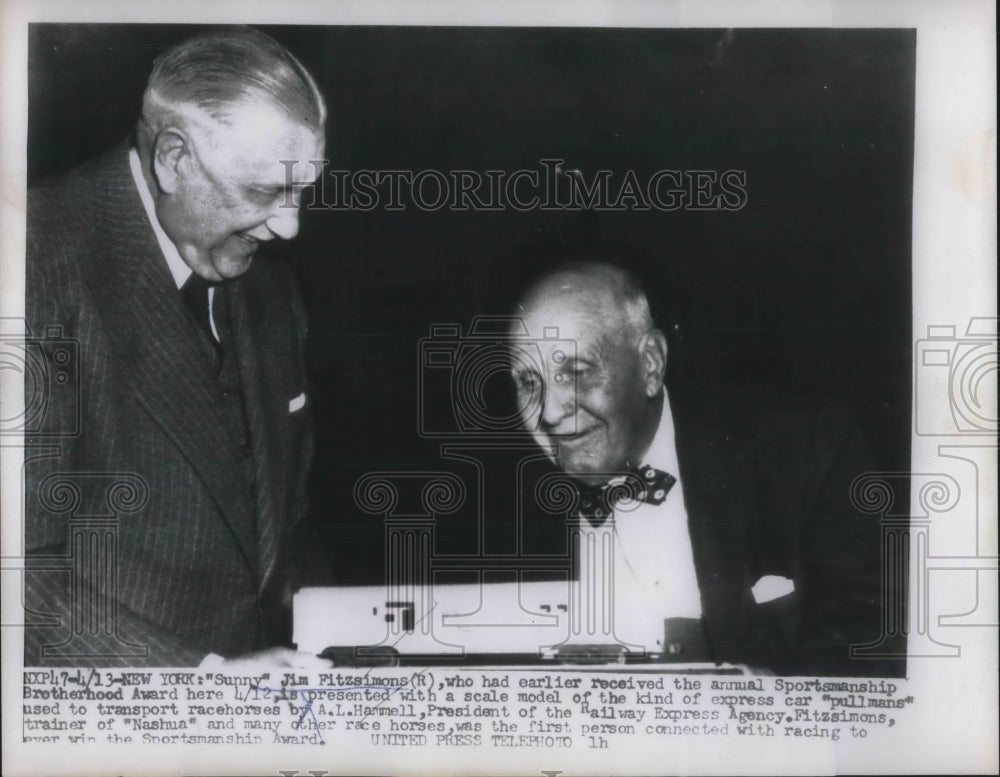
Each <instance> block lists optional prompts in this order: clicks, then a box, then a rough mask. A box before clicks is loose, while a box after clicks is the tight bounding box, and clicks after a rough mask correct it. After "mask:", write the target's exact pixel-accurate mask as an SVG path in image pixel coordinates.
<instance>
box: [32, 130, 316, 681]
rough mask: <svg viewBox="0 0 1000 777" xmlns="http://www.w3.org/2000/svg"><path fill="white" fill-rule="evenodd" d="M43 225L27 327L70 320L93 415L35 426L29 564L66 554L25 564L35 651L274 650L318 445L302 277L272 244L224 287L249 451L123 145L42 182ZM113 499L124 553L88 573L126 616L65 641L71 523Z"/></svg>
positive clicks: (74, 604)
mask: <svg viewBox="0 0 1000 777" xmlns="http://www.w3.org/2000/svg"><path fill="white" fill-rule="evenodd" d="M27 229H28V231H27V236H28V249H27V309H28V325H29V327H30V330H31V333H32V334H34V335H36V336H37V335H40V334H41V333H42V332H43V331H44V330H45V327H48V326H52V325H59V326H61V327H62V335H63V336H64V337H68V338H73V339H75V340H77V341H78V343H79V345H78V348H79V354H80V357H79V387H80V421H79V434H78V435H76V436H72V437H66V438H61V439H60V438H43V437H36V438H29V439H27V440H26V444H28V445H29V446H31V445H37V446H38V447H37V448H34V451H35V452H34V453H33V452H31V451H29V453H27V454H26V464H25V486H26V491H25V494H26V496H25V538H26V548H27V553H28V557H29V565H31V564H33V563H34V564H38V565H40V566H43V567H44V566H49V567H59V566H60V564H59V562H58V559H60V558H62V559H64V562H63V563H62V569H49V570H48V571H31V570H30V569H29V572H28V573H27V575H26V585H25V592H26V601H25V604H26V613H27V615H26V621H27V622H28V623H39V624H48V625H39V626H35V627H29V628H27V629H26V637H25V650H26V652H25V663H26V664H28V665H47V664H53V663H58V664H76V665H90V664H96V665H124V664H144V665H153V666H156V665H159V666H182V665H191V664H196V663H198V662H199V661H200V660H201V659H202V658H203V657H204V656H205V655H206V654H207V653H209V652H215V653H220V654H222V655H226V656H229V655H234V654H239V653H243V652H246V651H249V650H252V649H255V648H259V647H262V646H265V644H266V643H267V642H268V641H269V640H271V639H273V635H272V634H269V633H268V632H269V631H270V630H271V628H272V626H273V625H274V623H275V622H276V616H275V613H276V612H277V603H278V602H280V600H281V598H282V586H283V583H284V582H285V579H286V578H285V574H284V572H285V569H284V567H285V565H284V564H283V563H282V559H280V557H279V555H280V554H279V553H278V550H279V548H280V547H281V546H282V544H283V543H284V541H285V540H286V538H287V537H288V536H289V533H290V532H292V530H293V529H294V528H295V526H296V524H297V523H298V522H299V521H300V519H301V518H302V517H303V513H304V511H305V475H306V471H307V468H308V464H309V458H310V454H311V437H310V431H309V423H308V421H309V419H308V417H307V414H308V412H309V409H308V406H306V407H302V408H300V409H294V408H295V405H293V406H292V408H290V404H289V403H290V401H291V400H293V399H294V398H296V397H300V395H302V394H303V392H305V390H306V379H305V369H304V362H303V350H304V345H305V342H304V341H305V318H304V311H303V308H302V305H301V301H300V298H299V295H298V292H297V289H296V287H295V282H294V280H293V277H292V275H291V273H290V271H289V270H288V269H287V268H285V267H283V266H281V265H278V264H276V263H273V262H268V261H267V260H266V259H260V258H258V259H257V260H256V261H255V262H254V263H253V265H252V266H251V268H250V270H249V271H248V272H247V273H246V274H245V275H244V276H242V277H241V278H239V279H238V280H236V281H234V282H230V283H227V284H225V285H224V286H222V287H220V289H219V290H218V291H217V300H218V301H221V302H222V304H224V305H225V306H226V307H228V309H229V310H230V311H231V322H232V330H233V336H234V340H235V345H236V349H235V350H236V359H237V361H238V365H239V375H240V384H241V388H242V392H243V397H244V407H245V413H246V421H247V442H248V444H246V445H244V444H242V443H243V441H242V440H239V439H237V437H236V436H235V435H234V434H233V431H232V425H231V424H227V419H226V417H225V415H224V413H225V408H224V401H225V400H224V399H223V398H222V397H221V396H220V390H219V385H218V383H217V380H216V373H215V369H214V367H213V365H212V364H211V361H210V360H209V359H208V358H206V348H207V347H208V346H207V343H206V341H205V340H204V338H203V336H202V335H201V333H200V332H199V331H198V329H197V324H196V323H195V321H194V318H193V316H192V315H191V314H190V312H189V311H188V310H187V309H186V308H185V307H184V304H183V301H182V299H181V295H180V294H179V292H178V291H177V289H176V286H175V285H174V282H173V279H172V277H171V275H170V272H169V270H168V268H167V266H166V263H165V261H164V259H163V256H162V253H161V252H160V249H159V247H158V245H157V243H156V239H155V236H154V234H153V231H152V229H151V226H150V224H149V222H148V220H147V217H146V214H145V212H144V210H143V207H142V203H141V201H140V199H139V196H138V192H137V191H136V188H135V183H134V181H133V179H132V175H131V172H130V169H129V163H128V152H127V147H126V146H125V145H122V146H120V147H118V148H116V149H114V150H113V151H112V152H110V153H109V154H107V155H106V156H104V157H102V158H100V159H98V160H94V161H92V162H89V163H87V164H85V165H84V166H82V167H80V168H78V169H77V170H75V171H73V172H71V173H69V174H67V175H66V176H64V177H62V178H61V179H59V180H56V181H54V182H52V183H49V184H43V185H42V186H40V187H38V188H36V189H34V190H32V191H31V192H30V193H29V197H28V228H27ZM219 295H221V298H220V296H219ZM42 350H43V352H44V353H46V355H47V357H49V358H52V357H53V354H52V353H50V352H49V349H48V348H47V347H46V346H43V348H42ZM52 396H53V397H55V396H56V394H55V393H53V394H52ZM297 404H298V403H296V405H297ZM74 412H75V410H74V409H73V408H71V407H68V406H53V407H49V408H48V410H47V414H46V424H47V426H46V429H45V431H46V432H48V433H50V434H52V433H55V434H58V433H59V432H60V431H62V430H72V429H73V426H74V420H73V418H72V416H73V413H74ZM52 439H59V441H60V447H59V448H58V449H57V450H56V451H53V449H52V448H51V447H49V448H46V444H50V443H51V442H52ZM53 452H55V455H46V454H51V453H53ZM36 454H37V455H36ZM115 473H119V475H120V477H119V479H121V478H125V479H128V478H130V477H131V476H137V478H138V479H139V480H138V482H139V483H140V490H144V492H145V493H143V494H139V495H138V496H137V497H136V500H137V501H135V504H132V505H129V506H128V509H126V510H123V511H113V510H111V509H110V508H109V507H108V490H107V489H108V484H109V483H112V482H114V480H115ZM66 481H68V482H70V483H71V484H74V486H75V489H76V492H77V495H76V496H75V497H74V499H75V500H76V501H75V502H74V504H73V505H72V507H71V509H67V508H66V505H65V501H60V500H59V498H58V496H56V498H53V493H52V489H53V488H54V487H57V486H58V483H60V482H66ZM133 482H134V481H133ZM143 484H144V486H145V488H144V489H142V485H143ZM113 512H115V513H117V516H118V519H117V527H116V537H117V545H116V554H115V555H116V558H117V567H116V568H114V569H110V571H109V569H107V568H102V569H98V570H96V571H95V569H94V568H93V564H91V565H90V566H88V565H87V564H82V566H81V564H80V563H79V561H78V562H77V565H76V567H75V568H74V569H75V571H74V574H75V575H77V576H78V578H77V579H78V581H82V585H83V590H97V591H98V592H99V595H98V599H99V600H100V601H101V602H104V603H106V604H108V605H109V606H113V607H114V608H116V609H117V618H116V619H115V623H116V624H117V625H116V626H113V625H112V626H109V625H107V624H108V621H107V620H103V621H101V624H104V625H103V626H101V625H100V624H98V626H97V627H94V623H93V622H90V623H84V624H83V626H84V628H82V629H81V633H78V634H77V635H76V636H75V638H74V639H73V640H72V641H71V643H69V647H68V648H67V647H66V646H63V647H57V648H55V649H53V648H52V647H51V646H52V645H56V644H58V643H62V642H64V641H65V640H66V639H67V638H68V636H69V624H70V623H71V622H72V615H73V614H74V612H76V614H77V616H78V618H79V617H80V610H79V608H80V607H83V606H88V605H86V603H81V597H80V596H70V595H69V591H70V579H71V578H70V575H69V573H68V571H66V563H65V559H66V558H68V557H70V556H71V554H72V548H71V547H70V544H69V537H70V536H71V523H72V521H73V520H78V518H79V516H87V515H105V516H107V515H109V514H111V513H113ZM78 555H79V554H78ZM54 560H55V561H54ZM102 596H107V597H108V598H107V600H106V601H105V600H104V599H102V598H101V597H102ZM74 608H77V609H76V610H74ZM88 612H89V611H88ZM101 613H102V617H103V615H104V611H101ZM56 615H58V616H59V618H58V619H56V620H54V619H53V617H52V616H56ZM54 623H58V625H52V624H54ZM116 630H117V633H116ZM45 645H48V646H50V647H49V648H48V649H47V653H48V654H49V655H43V653H41V652H40V650H41V649H42V648H43V646H45ZM136 646H137V647H136ZM67 652H68V653H71V654H72V655H59V654H66V653H67ZM53 653H54V654H55V655H52V654H53ZM109 654H111V655H110V656H109Z"/></svg>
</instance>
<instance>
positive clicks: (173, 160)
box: [153, 127, 191, 194]
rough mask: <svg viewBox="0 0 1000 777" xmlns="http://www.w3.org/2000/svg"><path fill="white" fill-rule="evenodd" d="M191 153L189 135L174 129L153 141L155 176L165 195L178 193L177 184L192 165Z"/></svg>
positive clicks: (161, 134) (159, 135)
mask: <svg viewBox="0 0 1000 777" xmlns="http://www.w3.org/2000/svg"><path fill="white" fill-rule="evenodd" d="M190 157H191V151H190V148H189V147H188V139H187V135H185V134H184V132H182V131H181V130H179V129H176V128H174V127H167V128H166V129H163V130H160V132H158V133H157V135H156V138H155V139H154V140H153V175H154V176H155V177H156V185H157V186H158V187H159V188H160V191H162V192H163V193H164V194H173V193H174V192H175V191H177V184H178V181H179V180H180V178H181V177H182V176H183V175H184V170H185V166H186V165H187V164H189V163H190Z"/></svg>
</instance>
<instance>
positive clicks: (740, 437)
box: [670, 388, 902, 676]
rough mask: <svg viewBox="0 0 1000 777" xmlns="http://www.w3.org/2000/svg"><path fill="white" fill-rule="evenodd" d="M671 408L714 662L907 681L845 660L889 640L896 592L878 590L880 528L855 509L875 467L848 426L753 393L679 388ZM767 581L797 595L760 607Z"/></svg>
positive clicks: (833, 416) (838, 414) (837, 411)
mask: <svg viewBox="0 0 1000 777" xmlns="http://www.w3.org/2000/svg"><path fill="white" fill-rule="evenodd" d="M670 402H671V406H672V408H673V414H674V426H675V439H676V444H677V455H678V462H679V466H680V478H681V481H682V483H683V485H684V496H685V507H686V510H687V513H688V526H689V531H690V536H691V544H692V550H693V553H694V561H695V568H696V574H697V577H698V584H699V589H700V592H701V601H702V614H703V618H702V620H703V623H704V629H705V632H706V636H707V639H708V646H709V650H710V652H711V657H712V658H713V659H714V660H716V661H720V662H730V663H739V664H748V665H750V666H752V667H758V668H762V669H766V670H770V671H772V672H774V673H776V674H785V675H790V674H816V675H844V676H852V675H869V674H885V673H890V674H898V673H900V672H901V670H902V662H901V661H899V660H893V659H880V660H873V659H871V658H868V659H862V658H854V659H852V658H851V654H850V649H851V646H862V645H875V644H876V643H879V642H880V641H881V640H882V624H883V622H884V620H885V618H884V615H883V613H884V611H888V610H889V609H890V608H891V607H892V606H893V602H892V601H890V599H892V597H894V596H898V595H901V592H900V591H891V590H890V591H886V590H884V585H883V573H882V571H883V566H882V526H881V522H880V520H879V517H878V516H877V515H871V514H867V513H864V512H861V511H859V510H858V508H857V507H856V506H855V504H854V503H853V501H852V496H851V488H852V483H853V482H854V481H855V478H857V477H858V476H860V475H863V474H865V473H867V472H871V471H873V470H874V469H876V468H875V467H874V466H873V462H872V460H871V457H870V454H869V450H868V448H867V445H866V444H865V442H864V440H863V436H862V434H861V433H860V430H859V429H858V427H857V426H856V425H855V424H854V422H853V421H852V419H851V418H850V417H849V416H848V414H847V413H846V412H845V411H844V410H843V409H842V408H841V407H839V405H835V404H829V405H827V406H817V405H815V404H810V403H807V402H805V401H802V400H788V399H784V400H782V401H780V402H779V401H778V399H776V398H775V397H774V396H772V395H770V394H768V393H767V392H764V391H758V390H735V389H734V390H728V391H727V392H726V393H725V394H721V393H712V392H706V391H702V390H699V391H694V390H688V391H685V390H683V388H672V389H671V390H670ZM766 576H776V577H781V578H786V580H787V581H790V583H791V585H793V586H794V590H793V591H792V592H791V593H789V594H788V595H785V596H782V597H779V598H777V599H774V600H772V601H769V602H762V603H759V604H758V603H757V602H756V601H755V598H754V595H753V591H752V589H753V587H754V585H755V584H756V583H757V582H758V581H759V580H760V579H761V578H763V577H766ZM883 652H884V651H883Z"/></svg>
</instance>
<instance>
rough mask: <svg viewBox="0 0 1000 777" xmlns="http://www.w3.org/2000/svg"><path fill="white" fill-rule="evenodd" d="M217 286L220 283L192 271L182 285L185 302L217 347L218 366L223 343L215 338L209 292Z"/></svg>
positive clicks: (209, 339)
mask: <svg viewBox="0 0 1000 777" xmlns="http://www.w3.org/2000/svg"><path fill="white" fill-rule="evenodd" d="M217 286H218V284H216V283H209V282H208V281H207V280H205V279H204V278H202V277H201V276H200V275H198V274H197V273H191V276H190V277H189V278H188V279H187V281H185V283H184V285H183V286H182V287H181V296H182V297H183V298H184V304H185V305H187V307H188V310H190V311H191V314H192V315H193V316H194V318H195V321H197V322H198V327H199V328H200V329H201V331H202V332H203V333H204V334H205V336H206V337H208V342H210V343H211V344H212V348H213V349H215V358H216V366H218V364H219V362H220V361H221V359H222V344H221V343H220V342H219V341H218V340H216V339H215V334H214V333H213V332H212V321H211V320H210V315H211V313H210V309H209V305H208V292H209V289H213V288H216V287H217Z"/></svg>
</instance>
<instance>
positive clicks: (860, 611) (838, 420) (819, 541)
mask: <svg viewBox="0 0 1000 777" xmlns="http://www.w3.org/2000/svg"><path fill="white" fill-rule="evenodd" d="M791 420H792V423H790V424H789V425H788V426H786V427H785V428H784V429H778V430H777V431H776V434H777V436H778V437H780V438H783V440H784V442H783V443H782V444H781V445H780V446H779V450H780V453H779V454H778V455H777V456H776V457H775V459H773V460H772V461H771V462H770V463H772V464H775V465H776V466H774V467H773V468H770V469H771V471H770V472H769V473H768V477H767V478H765V480H768V479H769V480H770V481H771V482H772V483H773V482H774V481H776V480H780V481H781V482H780V485H775V486H773V487H772V488H771V492H772V494H782V495H783V496H782V497H780V498H779V497H776V498H775V499H774V500H772V502H771V503H772V504H777V505H778V507H776V508H773V509H774V512H772V513H771V516H772V517H774V518H776V519H777V520H774V521H772V522H769V523H770V527H771V529H772V530H773V531H772V536H771V537H770V538H766V539H765V542H767V541H768V539H769V540H770V548H769V550H770V552H774V553H779V554H781V555H784V556H785V559H786V562H785V563H786V564H787V568H788V569H790V571H791V577H792V579H793V581H794V583H795V588H796V597H797V600H798V617H797V639H796V645H795V651H794V652H795V654H796V657H797V664H798V666H797V671H798V672H799V673H801V674H812V675H844V676H863V675H871V674H876V675H884V674H886V673H889V674H898V673H899V672H898V669H899V666H898V663H899V661H898V660H896V661H894V660H892V659H886V658H883V659H873V658H864V657H861V656H860V655H855V656H854V657H852V648H858V647H861V646H863V645H871V644H875V643H877V642H879V640H880V637H881V634H882V627H883V621H884V620H885V618H884V613H885V611H886V609H887V608H889V607H890V606H891V604H892V602H891V601H890V600H891V598H892V597H895V596H900V595H901V594H902V592H901V591H894V590H885V584H884V582H883V577H884V576H883V548H882V525H881V521H880V518H879V516H877V515H871V514H868V513H864V512H862V511H861V510H859V509H858V506H857V505H856V504H855V503H854V497H853V496H852V485H853V484H854V483H855V481H856V479H857V478H859V477H861V476H862V475H864V474H866V473H870V472H873V471H876V470H877V469H878V468H877V467H876V465H875V462H874V459H873V457H872V455H871V452H870V449H869V447H868V445H867V443H866V441H865V440H864V437H863V435H862V433H861V430H860V429H859V428H858V426H857V425H856V423H855V422H854V421H853V419H852V418H851V417H850V416H849V415H848V414H847V413H846V411H844V409H843V408H841V407H840V406H839V405H836V404H830V405H827V406H826V407H824V408H823V409H822V410H820V411H819V412H814V413H810V414H808V415H805V414H803V415H800V416H798V417H795V416H793V417H792V419H791ZM765 467H766V468H767V465H766V464H765ZM765 533H766V532H765Z"/></svg>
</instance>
